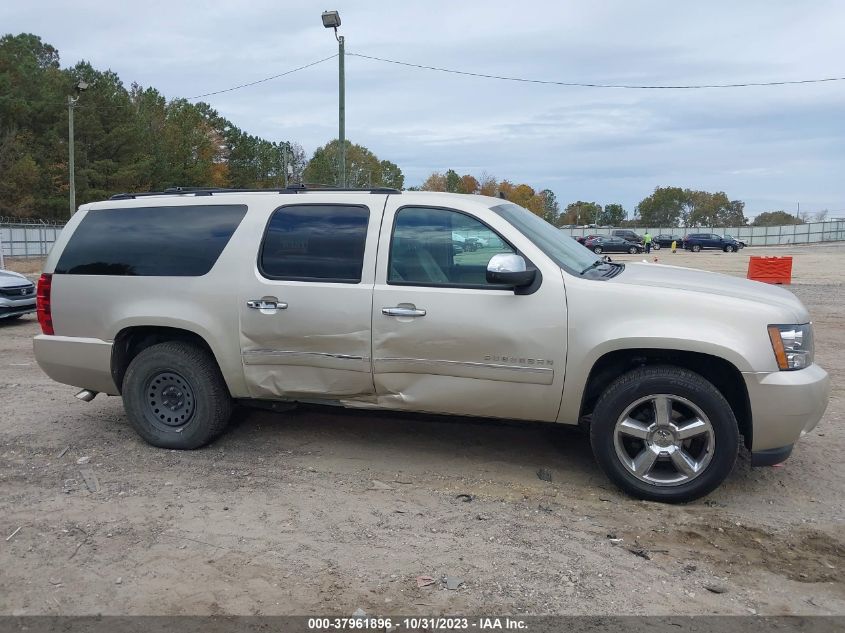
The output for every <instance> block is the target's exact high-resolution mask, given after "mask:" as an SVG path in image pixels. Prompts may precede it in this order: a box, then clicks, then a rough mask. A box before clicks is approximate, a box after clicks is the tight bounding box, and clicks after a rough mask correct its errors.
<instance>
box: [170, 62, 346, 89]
mask: <svg viewBox="0 0 845 633" xmlns="http://www.w3.org/2000/svg"><path fill="white" fill-rule="evenodd" d="M335 57H337V53H335V54H334V55H329V56H328V57H324V58H323V59H318V60H317V61H316V62H311V63H310V64H305V65H304V66H300V67H299V68H294V69H293V70H287V71H285V72H283V73H279V74H278V75H273V76H272V77H265V78H264V79H259V80H258V81H251V82H249V83H246V84H241V85H239V86H232V87H231V88H225V89H223V90H216V91H215V92H206V93H205V94H201V95H196V96H194V97H186V98H187V99H188V100H189V101H190V100H191V99H202V98H203V97H210V96H212V95H219V94H223V93H224V92H232V91H233V90H240V89H241V88H248V87H249V86H255V85H257V84H263V83H264V82H265V81H271V80H273V79H278V78H279V77H284V76H285V75H291V74H293V73H295V72H299V71H300V70H305V69H306V68H311V66H316V65H317V64H322V63H323V62H327V61H329V60H330V59H334V58H335Z"/></svg>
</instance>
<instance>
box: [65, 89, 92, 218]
mask: <svg viewBox="0 0 845 633" xmlns="http://www.w3.org/2000/svg"><path fill="white" fill-rule="evenodd" d="M74 90H76V96H75V97H74V96H73V95H68V97H67V147H68V166H67V169H68V182H69V184H70V187H69V193H70V195H69V198H70V200H69V206H70V217H73V214H74V213H76V151H75V147H74V135H73V109H74V107H76V102H77V101H79V93H81V92H82V91H83V90H88V83H87V82H85V81H82V80H80V81H78V82H76V85H75V86H74Z"/></svg>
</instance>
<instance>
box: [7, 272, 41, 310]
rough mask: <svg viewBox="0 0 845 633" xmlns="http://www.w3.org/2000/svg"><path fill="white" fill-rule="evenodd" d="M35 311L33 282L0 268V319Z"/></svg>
mask: <svg viewBox="0 0 845 633" xmlns="http://www.w3.org/2000/svg"><path fill="white" fill-rule="evenodd" d="M33 312H35V284H33V283H32V282H31V281H30V280H29V279H27V278H26V277H24V276H23V275H21V274H19V273H15V272H12V271H11V270H0V319H8V320H12V319H18V318H20V317H22V316H23V315H25V314H32V313H33Z"/></svg>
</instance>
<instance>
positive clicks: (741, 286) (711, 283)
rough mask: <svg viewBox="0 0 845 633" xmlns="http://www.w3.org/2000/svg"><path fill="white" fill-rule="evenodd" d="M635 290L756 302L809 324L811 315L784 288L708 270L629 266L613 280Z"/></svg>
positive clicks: (637, 264)
mask: <svg viewBox="0 0 845 633" xmlns="http://www.w3.org/2000/svg"><path fill="white" fill-rule="evenodd" d="M608 283H620V284H628V285H634V286H654V287H658V288H668V289H672V290H678V291H684V292H696V293H702V294H711V295H720V296H723V297H729V298H735V299H743V300H745V301H756V302H758V303H763V304H766V305H770V306H776V307H778V308H782V309H785V310H788V311H789V312H790V313H791V314H792V315H793V318H794V319H796V320H797V322H798V323H803V322H807V321H809V314H808V312H807V309H806V308H805V307H804V304H802V303H801V301H799V300H798V298H797V297H796V296H795V295H794V294H792V293H791V292H789V291H788V290H784V289H783V288H779V287H778V286H775V285H772V284H764V283H762V282H759V281H750V280H748V279H742V278H739V277H731V276H729V275H723V274H721V273H711V272H707V271H704V270H695V269H692V268H682V267H680V266H667V265H665V264H649V263H638V262H634V263H626V264H625V271H624V272H623V273H622V274H621V275H618V276H617V277H614V278H613V279H611V280H609V281H608Z"/></svg>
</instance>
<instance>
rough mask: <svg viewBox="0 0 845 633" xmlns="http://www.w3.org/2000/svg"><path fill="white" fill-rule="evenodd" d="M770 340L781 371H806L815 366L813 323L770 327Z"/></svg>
mask: <svg viewBox="0 0 845 633" xmlns="http://www.w3.org/2000/svg"><path fill="white" fill-rule="evenodd" d="M769 338H770V339H771V341H772V349H773V350H774V352H775V359H776V360H777V363H778V368H779V369H781V370H789V369H804V367H809V366H810V365H812V364H813V324H812V323H804V324H803V325H770V326H769Z"/></svg>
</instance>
